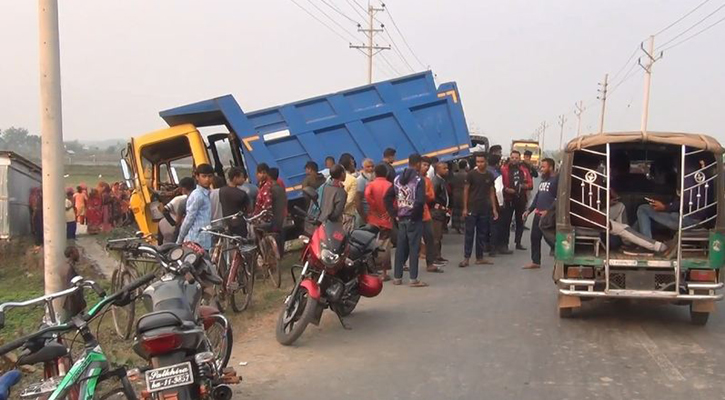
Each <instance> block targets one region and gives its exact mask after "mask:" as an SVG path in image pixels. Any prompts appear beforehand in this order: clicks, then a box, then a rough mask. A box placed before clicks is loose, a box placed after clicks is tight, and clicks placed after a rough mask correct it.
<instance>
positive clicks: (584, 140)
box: [566, 131, 723, 154]
mask: <svg viewBox="0 0 725 400" xmlns="http://www.w3.org/2000/svg"><path fill="white" fill-rule="evenodd" d="M637 142H640V143H660V144H671V145H683V144H684V145H686V146H688V147H693V148H696V149H702V150H707V151H711V152H713V153H715V154H722V153H723V147H722V146H721V145H720V143H719V142H718V141H717V140H715V139H714V138H713V137H711V136H708V135H703V134H699V133H678V132H642V131H634V132H612V133H597V134H593V135H585V136H580V137H578V138H576V139H574V140H572V141H570V142H569V143H568V144H567V146H566V151H567V152H568V153H571V152H574V151H577V150H581V149H586V148H591V147H596V146H600V145H603V144H607V143H637Z"/></svg>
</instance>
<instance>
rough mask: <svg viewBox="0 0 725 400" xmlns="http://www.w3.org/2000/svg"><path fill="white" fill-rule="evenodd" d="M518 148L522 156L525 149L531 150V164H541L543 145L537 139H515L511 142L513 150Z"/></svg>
mask: <svg viewBox="0 0 725 400" xmlns="http://www.w3.org/2000/svg"><path fill="white" fill-rule="evenodd" d="M514 150H517V151H518V152H519V153H521V157H523V156H524V152H525V151H527V150H528V151H530V152H531V164H533V165H534V166H537V167H538V166H539V160H541V147H540V146H539V142H538V141H536V140H523V139H519V140H514V141H512V142H511V151H514Z"/></svg>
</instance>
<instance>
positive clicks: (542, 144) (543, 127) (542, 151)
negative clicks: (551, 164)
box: [541, 121, 548, 157]
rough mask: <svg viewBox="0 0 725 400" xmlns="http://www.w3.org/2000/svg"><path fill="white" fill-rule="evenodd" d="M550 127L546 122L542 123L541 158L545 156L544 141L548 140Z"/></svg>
mask: <svg viewBox="0 0 725 400" xmlns="http://www.w3.org/2000/svg"><path fill="white" fill-rule="evenodd" d="M547 127H548V125H547V124H546V121H544V122H542V123H541V156H542V157H543V156H544V139H546V128H547Z"/></svg>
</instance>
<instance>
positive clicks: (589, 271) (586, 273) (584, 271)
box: [566, 267, 594, 279]
mask: <svg viewBox="0 0 725 400" xmlns="http://www.w3.org/2000/svg"><path fill="white" fill-rule="evenodd" d="M566 277H567V278H581V279H591V278H594V268H592V267H569V268H567V270H566Z"/></svg>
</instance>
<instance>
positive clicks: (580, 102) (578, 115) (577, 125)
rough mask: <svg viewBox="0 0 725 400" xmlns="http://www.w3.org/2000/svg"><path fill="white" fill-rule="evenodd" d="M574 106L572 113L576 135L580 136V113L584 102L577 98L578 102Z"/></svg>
mask: <svg viewBox="0 0 725 400" xmlns="http://www.w3.org/2000/svg"><path fill="white" fill-rule="evenodd" d="M574 106H575V107H576V110H574V114H575V115H576V137H579V136H581V134H582V113H583V112H584V102H583V101H581V100H579V103H576V104H574Z"/></svg>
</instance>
